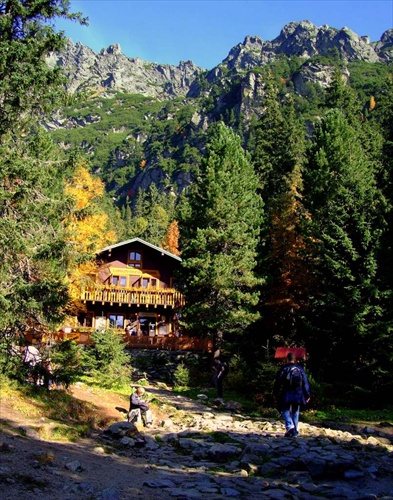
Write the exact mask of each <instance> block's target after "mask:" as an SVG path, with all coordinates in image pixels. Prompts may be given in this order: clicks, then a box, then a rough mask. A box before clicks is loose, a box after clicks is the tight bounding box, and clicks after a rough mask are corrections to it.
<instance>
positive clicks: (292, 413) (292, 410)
mask: <svg viewBox="0 0 393 500" xmlns="http://www.w3.org/2000/svg"><path fill="white" fill-rule="evenodd" d="M299 414H300V406H299V405H297V404H291V405H289V406H288V407H287V408H285V409H284V410H282V412H281V415H282V418H283V419H284V422H285V429H286V430H287V431H289V430H291V429H293V428H294V429H295V431H297V426H298V424H299Z"/></svg>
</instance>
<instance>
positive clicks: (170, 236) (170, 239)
mask: <svg viewBox="0 0 393 500" xmlns="http://www.w3.org/2000/svg"><path fill="white" fill-rule="evenodd" d="M162 248H164V249H165V250H168V252H171V253H173V255H180V252H179V224H178V222H177V220H174V221H173V222H171V223H170V224H169V227H168V231H167V233H166V235H165V238H164V240H163V242H162Z"/></svg>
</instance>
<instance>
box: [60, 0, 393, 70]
mask: <svg viewBox="0 0 393 500" xmlns="http://www.w3.org/2000/svg"><path fill="white" fill-rule="evenodd" d="M71 11H72V12H82V13H83V14H84V15H85V16H87V17H88V18H89V27H83V26H79V25H78V24H76V23H72V22H70V21H60V22H58V23H57V26H58V28H59V29H61V30H64V31H65V33H66V35H67V36H68V37H70V38H71V39H72V40H73V41H74V42H81V43H83V44H84V45H87V46H88V47H90V48H91V49H93V50H94V51H95V52H99V51H100V50H101V49H103V48H106V47H108V46H109V45H111V44H114V43H119V44H120V46H121V49H122V52H123V54H125V55H126V56H127V57H138V58H140V59H143V60H144V61H148V62H156V63H160V64H173V65H176V66H177V65H178V64H179V62H180V61H181V60H191V61H193V62H194V63H195V64H196V65H198V66H200V67H202V68H205V69H211V68H213V67H214V66H216V65H217V64H219V63H220V62H221V61H222V60H223V59H225V58H226V56H227V55H228V53H229V51H230V50H231V49H232V47H234V46H235V45H237V44H238V43H241V42H243V40H244V38H245V37H246V36H247V35H258V36H260V37H261V38H262V39H263V40H273V39H274V38H276V37H277V36H278V35H279V34H280V31H281V29H282V28H283V27H284V26H285V24H287V23H289V22H291V21H302V20H308V21H311V22H312V23H314V24H315V25H316V26H322V25H323V24H327V25H329V26H331V27H332V28H338V29H340V28H343V27H344V26H347V27H348V28H350V29H352V30H353V31H354V32H355V33H357V34H358V35H368V36H369V37H370V39H371V41H377V40H379V39H380V37H381V35H382V34H383V32H384V31H386V30H387V29H390V28H393V0H370V1H369V0H363V1H362V0H326V1H325V0H308V1H297V0H286V1H281V0H275V1H263V0H239V1H238V0H232V1H227V0H216V1H211V0H195V1H194V0H142V1H140V0H71Z"/></svg>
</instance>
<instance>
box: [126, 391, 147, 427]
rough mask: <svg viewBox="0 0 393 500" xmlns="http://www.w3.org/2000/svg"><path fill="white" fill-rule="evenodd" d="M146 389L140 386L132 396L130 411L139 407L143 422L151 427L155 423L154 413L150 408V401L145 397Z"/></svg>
mask: <svg viewBox="0 0 393 500" xmlns="http://www.w3.org/2000/svg"><path fill="white" fill-rule="evenodd" d="M144 394H145V389H144V388H143V387H138V388H137V389H136V391H135V392H133V393H132V394H131V396H130V412H131V411H132V410H136V409H139V410H140V412H141V417H142V422H143V425H144V426H145V427H150V426H151V425H152V423H153V414H152V412H151V410H150V409H149V404H148V402H147V401H146V400H145V399H143V395H144Z"/></svg>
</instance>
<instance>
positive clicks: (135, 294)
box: [81, 285, 184, 307]
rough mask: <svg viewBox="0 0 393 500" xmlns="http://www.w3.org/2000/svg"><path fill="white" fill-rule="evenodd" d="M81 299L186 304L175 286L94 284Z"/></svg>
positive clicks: (104, 301) (83, 293) (82, 294)
mask: <svg viewBox="0 0 393 500" xmlns="http://www.w3.org/2000/svg"><path fill="white" fill-rule="evenodd" d="M81 300H83V301H84V302H92V303H93V304H94V303H96V302H101V303H102V304H103V305H104V304H111V305H112V304H119V305H121V304H135V305H138V306H139V305H141V304H145V305H153V306H158V305H159V306H164V307H180V306H182V305H184V298H183V295H182V294H181V293H180V292H178V291H177V290H175V289H174V288H164V289H162V290H156V289H150V288H125V287H117V286H98V285H97V286H94V287H86V288H85V289H84V290H82V293H81Z"/></svg>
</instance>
